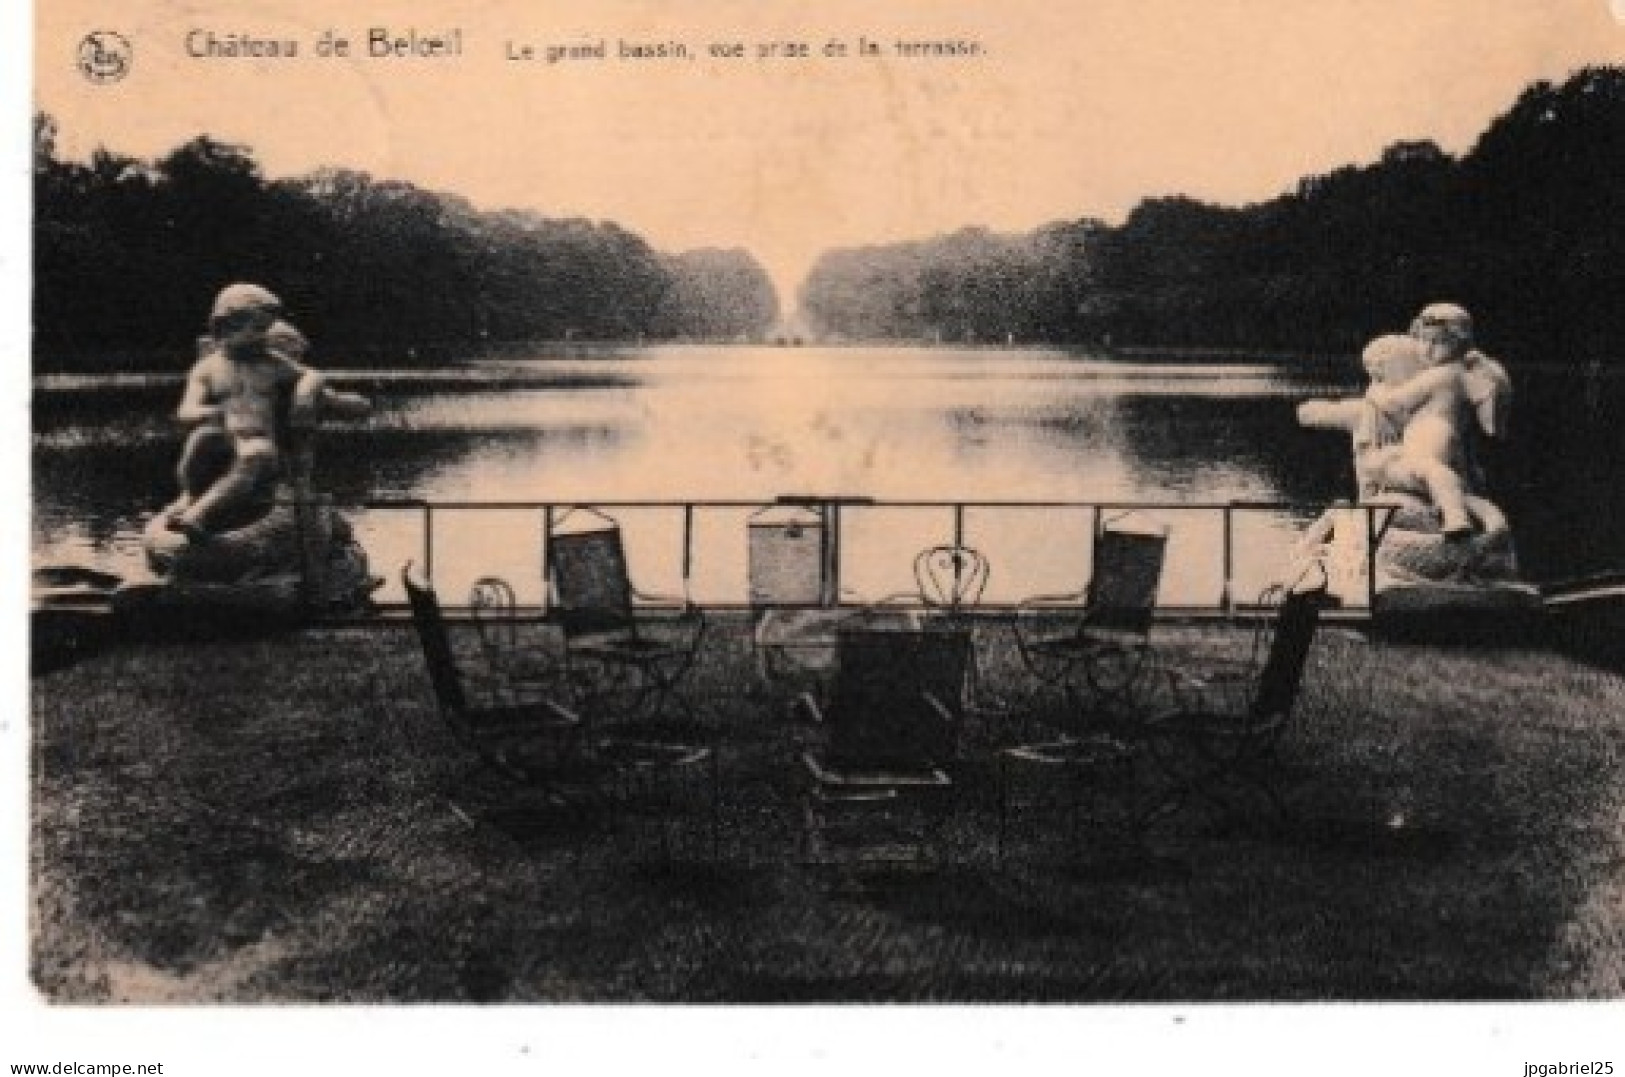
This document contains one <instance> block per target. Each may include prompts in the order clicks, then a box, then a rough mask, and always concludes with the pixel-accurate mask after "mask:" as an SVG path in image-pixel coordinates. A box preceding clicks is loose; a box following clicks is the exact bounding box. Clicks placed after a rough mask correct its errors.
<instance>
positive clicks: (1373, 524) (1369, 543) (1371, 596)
mask: <svg viewBox="0 0 1625 1077" xmlns="http://www.w3.org/2000/svg"><path fill="white" fill-rule="evenodd" d="M1381 541H1382V540H1381V537H1380V536H1379V535H1378V534H1377V510H1376V509H1375V508H1374V507H1373V506H1371V505H1366V506H1365V615H1366V617H1367V618H1371V617H1374V616H1376V613H1377V546H1378V544H1379V543H1380V542H1381Z"/></svg>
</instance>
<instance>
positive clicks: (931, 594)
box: [914, 544, 992, 615]
mask: <svg viewBox="0 0 1625 1077" xmlns="http://www.w3.org/2000/svg"><path fill="white" fill-rule="evenodd" d="M991 573H992V568H991V566H990V565H989V564H988V560H987V558H986V557H985V556H983V555H982V553H981V551H979V550H975V549H972V548H971V547H969V546H961V545H957V544H955V545H944V546H932V547H931V548H930V549H926V550H921V551H920V553H919V555H918V556H916V557H915V558H914V582H915V583H916V584H917V585H918V586H919V589H920V598H921V600H923V601H924V603H925V605H926V606H927V607H928V608H929V609H933V610H940V611H942V612H944V613H948V614H951V615H958V614H960V613H963V612H964V611H965V609H966V607H968V606H974V605H976V603H978V602H980V601H981V600H982V592H984V591H986V590H987V580H988V576H989V575H991Z"/></svg>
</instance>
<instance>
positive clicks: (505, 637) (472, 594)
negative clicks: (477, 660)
mask: <svg viewBox="0 0 1625 1077" xmlns="http://www.w3.org/2000/svg"><path fill="white" fill-rule="evenodd" d="M468 608H469V610H470V612H472V613H473V615H474V628H475V630H476V631H477V632H478V633H479V635H480V646H481V647H482V648H483V649H484V650H485V652H486V654H487V655H488V656H497V655H508V654H511V653H512V652H513V650H514V649H515V648H516V647H517V646H518V645H519V625H518V622H517V617H518V615H519V601H518V599H517V598H515V596H514V593H513V587H512V586H511V585H509V583H508V581H507V580H504V579H501V578H499V577H496V576H481V577H480V578H479V579H477V580H475V581H474V586H473V587H472V588H470V590H469V592H468Z"/></svg>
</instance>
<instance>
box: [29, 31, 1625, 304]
mask: <svg viewBox="0 0 1625 1077" xmlns="http://www.w3.org/2000/svg"><path fill="white" fill-rule="evenodd" d="M1614 4H1615V6H1616V7H1625V0H1614ZM359 7H360V6H359V5H356V6H354V7H342V6H340V5H335V4H331V3H328V2H326V0H258V2H256V3H242V2H238V3H219V2H211V0H121V2H120V3H118V4H110V3H107V2H105V0H99V2H98V0H51V2H49V3H48V4H42V5H41V8H40V10H39V11H38V12H37V14H36V17H37V21H38V39H37V53H36V86H37V92H38V98H39V103H40V104H41V105H42V106H43V107H44V108H45V109H46V110H48V111H49V112H51V113H52V114H53V115H55V116H56V118H57V119H58V120H59V121H60V123H61V125H62V134H63V140H62V144H63V148H64V150H65V151H66V152H67V153H68V154H70V155H74V156H79V155H83V154H86V153H88V152H89V150H90V149H91V148H93V147H94V146H96V145H98V144H102V145H106V146H108V147H110V148H113V149H116V150H120V151H123V152H127V153H132V154H135V155H137V156H143V157H145V156H152V155H155V154H158V153H161V152H163V151H165V150H167V149H169V148H172V147H173V146H175V145H177V144H178V143H180V142H181V141H184V140H185V139H187V138H190V137H192V136H193V135H195V134H198V133H200V132H207V133H209V134H212V135H215V136H217V137H220V138H224V139H227V140H231V141H239V142H244V143H247V144H248V145H250V146H251V147H252V148H253V150H254V151H255V154H256V156H257V157H258V159H259V160H260V161H261V163H262V164H263V165H264V167H265V169H266V171H267V173H268V174H269V175H271V176H273V177H278V176H285V175H290V174H296V173H301V172H305V171H308V170H310V169H312V168H315V167H317V166H320V165H326V164H337V165H344V166H349V167H354V168H360V169H363V170H366V171H368V172H371V173H373V174H375V175H377V176H380V177H391V178H399V179H406V180H410V181H412V182H414V183H417V184H420V185H423V186H426V187H430V188H434V189H437V190H446V191H454V192H458V193H460V194H463V195H465V196H467V197H468V198H470V199H471V200H473V202H474V203H475V204H476V205H478V206H480V207H482V208H497V207H506V206H513V207H524V208H531V209H536V210H539V211H542V212H544V213H546V214H549V215H555V216H584V217H589V218H594V219H612V220H615V221H618V222H620V223H622V224H624V225H625V226H627V227H629V228H631V229H633V230H634V231H637V232H639V233H641V234H643V235H644V236H646V237H647V238H648V239H649V240H650V241H651V242H653V243H654V244H655V245H656V246H658V247H660V248H662V249H666V250H672V251H675V250H681V249H687V248H691V247H697V246H743V247H747V248H749V249H751V250H752V251H754V252H755V253H756V254H757V255H758V256H759V257H760V258H761V259H762V260H763V261H764V263H765V264H767V266H768V267H769V269H770V270H771V271H772V272H773V274H774V276H775V278H776V279H777V280H778V282H779V284H780V286H781V289H784V290H785V291H786V292H787V293H788V290H789V289H790V288H792V287H793V286H794V284H795V282H796V281H797V280H798V279H799V277H800V276H801V274H802V273H803V272H804V271H805V269H806V268H807V266H808V265H809V264H810V263H811V261H812V260H813V258H814V257H816V255H817V253H818V252H819V251H821V250H823V249H826V248H828V247H831V246H844V245H851V244H857V243H866V242H883V241H890V240H896V239H902V238H914V237H920V236H924V235H930V234H933V233H936V232H941V231H948V230H952V229H955V228H958V227H961V226H963V225H970V224H976V225H985V226H988V227H991V228H994V229H999V230H1016V229H1027V228H1031V227H1034V226H1036V225H1038V224H1042V223H1044V222H1046V221H1051V220H1057V219H1068V218H1076V217H1080V216H1101V217H1105V218H1107V219H1108V220H1118V219H1120V218H1121V217H1122V215H1123V214H1124V213H1126V212H1127V210H1128V209H1130V208H1131V207H1132V206H1133V204H1134V203H1135V202H1136V201H1137V200H1138V199H1140V198H1142V197H1144V196H1146V195H1151V194H1169V193H1187V194H1192V195H1195V196H1197V197H1202V198H1207V199H1212V200H1216V201H1221V202H1226V203H1238V202H1246V201H1253V200H1258V199H1262V198H1268V197H1270V196H1272V195H1274V194H1277V193H1279V192H1281V191H1283V190H1285V189H1287V188H1289V187H1290V186H1291V185H1292V184H1293V183H1294V181H1295V180H1296V179H1297V178H1298V177H1299V176H1301V175H1304V174H1306V173H1311V172H1322V171H1326V170H1329V169H1331V168H1335V167H1337V166H1339V165H1343V164H1349V163H1361V162H1368V161H1371V160H1373V159H1374V158H1375V157H1376V156H1377V155H1378V154H1379V153H1380V152H1381V150H1382V148H1383V147H1384V146H1386V145H1388V144H1389V143H1391V142H1394V141H1397V140H1399V139H1409V138H1433V139H1435V140H1437V141H1438V142H1439V143H1440V144H1441V145H1443V146H1444V147H1445V148H1446V149H1447V150H1450V151H1453V152H1461V151H1464V150H1466V149H1468V148H1469V147H1470V146H1471V144H1472V141H1473V139H1474V138H1475V137H1476V136H1477V134H1478V133H1479V132H1480V131H1481V130H1482V129H1483V128H1484V126H1485V125H1486V124H1487V123H1488V122H1489V120H1490V119H1491V118H1492V117H1493V116H1495V115H1497V114H1498V113H1500V112H1502V111H1504V110H1505V109H1506V108H1507V107H1508V106H1509V105H1510V104H1511V102H1512V101H1513V99H1514V98H1515V97H1516V95H1517V93H1518V92H1519V90H1520V89H1522V88H1523V87H1524V86H1525V85H1527V84H1528V83H1529V82H1531V81H1533V80H1535V79H1538V78H1546V79H1552V80H1561V79H1563V78H1564V77H1566V76H1567V75H1568V74H1569V73H1571V72H1572V71H1573V70H1574V69H1576V68H1577V67H1580V66H1583V65H1585V64H1588V63H1604V62H1611V63H1622V62H1625V15H1622V16H1620V17H1616V16H1615V15H1614V13H1613V11H1612V10H1611V7H1610V0H1313V2H1296V3H1289V2H1285V0H1210V2H1207V3H1198V2H1195V0H1082V2H1079V3H1075V4H1064V3H1058V2H1056V0H890V2H886V3H880V2H877V0H704V2H701V0H681V2H674V0H666V2H657V0H585V2H580V0H572V2H571V3H569V4H563V3H553V4H538V3H525V2H517V0H438V2H434V3H430V2H426V0H419V2H417V3H405V2H403V0H385V2H375V3H370V4H368V5H366V11H365V12H364V13H356V9H357V8H359ZM372 26H385V27H390V28H393V29H395V30H397V31H401V32H404V31H405V30H406V29H408V28H411V27H416V28H417V30H418V31H419V33H420V34H433V33H439V32H442V31H444V30H449V29H452V28H461V29H462V31H463V34H462V38H463V44H464V54H463V55H462V56H461V57H460V58H456V59H429V60H425V59H414V60H406V59H387V60H386V59H370V58H364V57H363V58H354V57H352V58H350V59H321V58H317V57H316V56H314V55H313V51H312V46H313V44H314V42H315V40H316V38H317V37H318V35H319V34H320V33H321V31H323V30H324V29H327V28H334V29H337V30H338V31H340V32H341V33H344V34H346V35H348V36H350V37H352V38H354V39H358V47H361V46H364V43H365V38H366V33H367V30H368V28H369V27H372ZM93 29H111V30H117V31H119V32H121V33H123V34H124V35H125V36H126V37H127V38H128V39H129V40H130V41H131V42H132V43H133V45H134V50H135V64H134V67H133V69H132V72H131V74H130V75H129V77H127V78H125V79H123V80H122V81H119V82H116V83H112V84H107V85H94V84H92V83H90V82H89V81H87V80H86V79H84V78H83V77H82V76H81V74H80V72H79V71H78V69H77V67H76V64H75V50H76V46H77V43H78V42H79V40H80V39H81V38H82V37H83V36H84V35H85V34H86V32H87V31H90V30H93ZM192 30H201V31H210V32H213V33H214V34H215V35H216V36H217V37H219V36H224V35H227V34H233V33H247V34H250V35H253V36H257V37H263V38H271V39H279V40H280V39H286V38H294V39H296V40H298V42H299V48H300V55H299V57H298V58H297V59H293V60H282V61H254V60H249V61H244V60H231V59H193V58H190V57H188V56H187V55H186V51H185V49H186V41H187V34H188V32H189V31H192ZM860 36H867V37H868V38H870V39H871V40H875V41H878V42H880V43H881V44H882V45H883V46H884V48H885V52H884V53H883V55H882V56H880V57H878V58H875V57H856V56H852V55H850V54H849V55H848V56H847V57H846V58H840V59H835V58H824V57H823V56H822V55H821V53H822V50H823V48H824V45H825V44H826V43H827V42H829V41H831V40H832V39H833V40H840V41H843V42H845V43H846V44H847V46H848V48H849V52H852V51H855V50H856V42H857V39H858V38H859V37H860ZM899 37H905V38H920V39H965V40H972V41H976V42H979V43H980V46H981V47H982V48H983V49H984V50H985V55H984V56H981V57H976V58H971V59H923V58H906V57H898V56H896V55H893V54H892V52H891V43H892V42H893V41H894V40H895V39H897V38H899ZM600 38H602V39H605V41H606V44H607V47H608V49H609V51H610V52H611V53H612V54H613V53H614V52H615V51H616V49H617V40H618V39H622V38H624V39H627V40H628V41H638V42H661V41H682V42H685V43H687V44H688V45H689V47H690V48H691V49H692V50H694V52H695V53H696V54H697V55H696V57H695V58H694V59H692V60H689V61H686V62H685V61H676V62H673V61H644V62H637V63H634V62H623V61H616V60H614V59H610V60H606V61H599V62H589V61H580V60H577V61H565V62H563V63H558V64H551V65H550V64H547V63H545V62H528V63H527V62H516V61H510V60H508V59H506V58H505V57H506V53H507V50H508V47H509V42H510V41H511V42H513V43H514V44H515V45H522V44H527V43H528V44H532V45H535V46H540V47H545V46H546V45H549V44H575V43H581V42H596V41H597V40H599V39H600ZM764 40H792V41H799V42H806V43H808V44H810V45H811V46H812V48H813V51H814V54H815V55H814V58H811V59H782V58H779V59H768V60H758V59H756V58H755V57H754V55H752V54H750V53H749V52H748V53H747V56H746V58H744V59H741V60H716V59H711V58H709V56H708V55H707V49H706V46H707V45H708V44H709V43H711V42H726V41H742V42H745V43H746V44H747V48H749V46H751V45H752V44H753V43H756V42H760V41H764Z"/></svg>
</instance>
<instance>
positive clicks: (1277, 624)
mask: <svg viewBox="0 0 1625 1077" xmlns="http://www.w3.org/2000/svg"><path fill="white" fill-rule="evenodd" d="M1326 597H1327V595H1326V590H1325V589H1324V588H1323V587H1322V588H1315V589H1311V590H1296V589H1294V590H1290V591H1287V592H1286V593H1285V595H1284V597H1282V598H1281V599H1280V605H1279V606H1278V607H1277V609H1276V612H1275V618H1274V621H1273V623H1272V625H1271V628H1270V639H1269V648H1268V650H1267V651H1265V653H1264V664H1263V666H1262V667H1261V668H1260V669H1259V673H1258V682H1257V686H1256V689H1255V691H1254V694H1253V701H1252V714H1253V716H1254V717H1255V718H1284V717H1286V716H1287V715H1289V714H1291V713H1292V708H1293V707H1294V706H1296V705H1297V702H1298V694H1299V692H1300V690H1301V689H1302V687H1303V675H1304V671H1305V669H1307V668H1308V664H1309V649H1310V647H1311V646H1313V644H1314V642H1315V630H1316V629H1317V628H1318V627H1319V624H1320V611H1321V609H1322V608H1323V607H1324V606H1325V605H1326Z"/></svg>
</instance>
